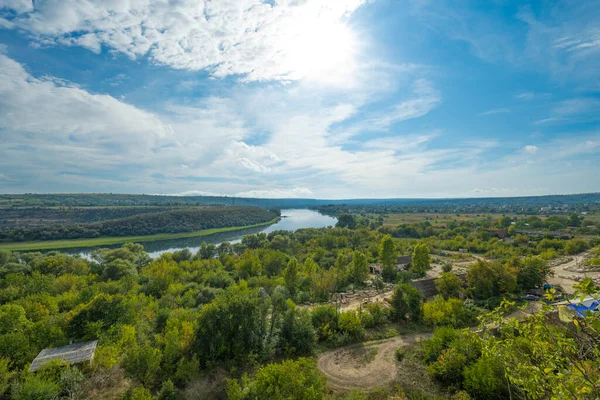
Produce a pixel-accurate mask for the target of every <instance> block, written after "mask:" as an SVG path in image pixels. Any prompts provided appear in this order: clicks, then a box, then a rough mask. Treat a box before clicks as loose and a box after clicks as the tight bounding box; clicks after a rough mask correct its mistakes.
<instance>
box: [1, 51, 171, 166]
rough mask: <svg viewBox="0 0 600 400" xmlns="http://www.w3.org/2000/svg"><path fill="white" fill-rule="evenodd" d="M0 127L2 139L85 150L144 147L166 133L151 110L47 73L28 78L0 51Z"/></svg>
mask: <svg viewBox="0 0 600 400" xmlns="http://www.w3.org/2000/svg"><path fill="white" fill-rule="evenodd" d="M0 128H1V129H5V130H6V131H7V133H6V134H5V138H4V141H5V143H4V145H6V144H8V143H11V142H12V141H14V140H18V141H20V142H28V143H31V144H35V145H37V146H40V145H41V144H42V143H45V144H47V145H48V146H51V147H54V148H56V149H61V150H62V151H67V149H69V148H70V149H73V150H76V149H79V150H81V151H82V152H86V153H97V152H100V151H102V150H101V149H107V148H110V147H117V148H119V150H120V152H122V151H123V150H125V149H129V150H133V149H135V150H136V151H139V150H140V149H149V148H150V147H151V146H152V145H153V142H155V141H158V140H160V139H165V138H168V137H169V136H171V135H172V130H171V128H170V127H169V126H168V125H166V124H164V123H162V121H160V119H159V118H157V117H156V116H155V115H153V114H151V113H148V112H146V111H143V110H140V109H138V108H136V107H134V106H131V105H129V104H126V103H124V102H122V101H119V100H117V99H115V98H114V97H111V96H108V95H101V94H91V93H89V92H86V91H85V90H82V89H80V88H79V87H77V86H76V85H73V84H69V83H66V82H64V81H61V80H57V79H53V78H51V77H44V78H34V77H32V76H31V75H30V74H29V73H28V72H27V71H26V70H25V69H24V68H23V67H22V66H21V65H20V64H19V63H17V62H15V61H14V60H12V59H10V58H8V57H7V56H5V55H2V54H0ZM24 134H26V135H25V136H24ZM90 161H91V160H90Z"/></svg>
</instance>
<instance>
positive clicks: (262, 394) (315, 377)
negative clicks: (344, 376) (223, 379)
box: [227, 358, 327, 400]
mask: <svg viewBox="0 0 600 400" xmlns="http://www.w3.org/2000/svg"><path fill="white" fill-rule="evenodd" d="M325 383H326V379H325V377H324V376H323V375H321V373H320V372H319V370H318V368H317V362H316V361H315V360H312V359H308V358H299V359H298V360H295V361H294V360H286V361H284V362H282V363H281V364H269V365H267V366H265V367H262V368H261V369H259V370H258V372H257V373H256V378H255V379H254V381H250V380H249V379H248V378H247V377H245V378H244V379H242V382H241V385H240V382H238V381H237V380H235V379H232V380H229V381H228V383H227V396H228V398H229V399H230V400H246V399H247V400H250V399H252V400H253V399H270V400H303V399H308V400H321V399H323V397H324V395H325V392H326V390H327V389H326V385H325Z"/></svg>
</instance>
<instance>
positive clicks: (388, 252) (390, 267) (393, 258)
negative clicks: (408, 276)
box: [379, 235, 397, 281]
mask: <svg viewBox="0 0 600 400" xmlns="http://www.w3.org/2000/svg"><path fill="white" fill-rule="evenodd" d="M379 261H380V262H381V265H382V266H383V278H384V279H385V280H386V281H393V280H394V278H395V276H396V272H395V271H394V266H395V265H396V262H397V254H396V245H395V244H394V239H392V237H391V236H390V235H385V236H384V237H383V239H381V243H380V244H379Z"/></svg>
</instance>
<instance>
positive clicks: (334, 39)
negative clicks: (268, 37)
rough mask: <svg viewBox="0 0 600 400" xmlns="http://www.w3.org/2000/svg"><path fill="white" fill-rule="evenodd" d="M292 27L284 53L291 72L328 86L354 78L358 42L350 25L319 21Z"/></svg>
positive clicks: (333, 21) (325, 19) (304, 21)
mask: <svg viewBox="0 0 600 400" xmlns="http://www.w3.org/2000/svg"><path fill="white" fill-rule="evenodd" d="M288 28H289V32H288V35H285V36H286V37H285V43H284V49H283V50H284V52H285V54H286V56H287V57H286V62H287V63H289V64H288V66H289V70H290V71H294V74H295V75H297V76H299V77H302V78H307V79H311V80H317V81H321V82H328V83H336V82H341V81H344V80H346V79H348V78H350V76H351V73H352V70H353V69H354V63H355V55H356V51H357V40H356V38H355V35H354V32H352V30H351V29H350V28H349V27H348V26H347V25H345V24H344V23H342V22H340V21H339V20H333V19H330V18H316V19H313V20H306V19H299V20H297V22H296V23H295V24H293V25H292V26H289V27H288Z"/></svg>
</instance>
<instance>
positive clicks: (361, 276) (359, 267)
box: [351, 251, 369, 285]
mask: <svg viewBox="0 0 600 400" xmlns="http://www.w3.org/2000/svg"><path fill="white" fill-rule="evenodd" d="M351 275H352V282H353V283H354V284H355V285H363V284H364V282H365V280H366V279H367V277H368V276H369V265H368V263H367V257H366V256H365V255H364V254H363V253H361V252H360V251H355V252H354V254H353V255H352V274H351Z"/></svg>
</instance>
